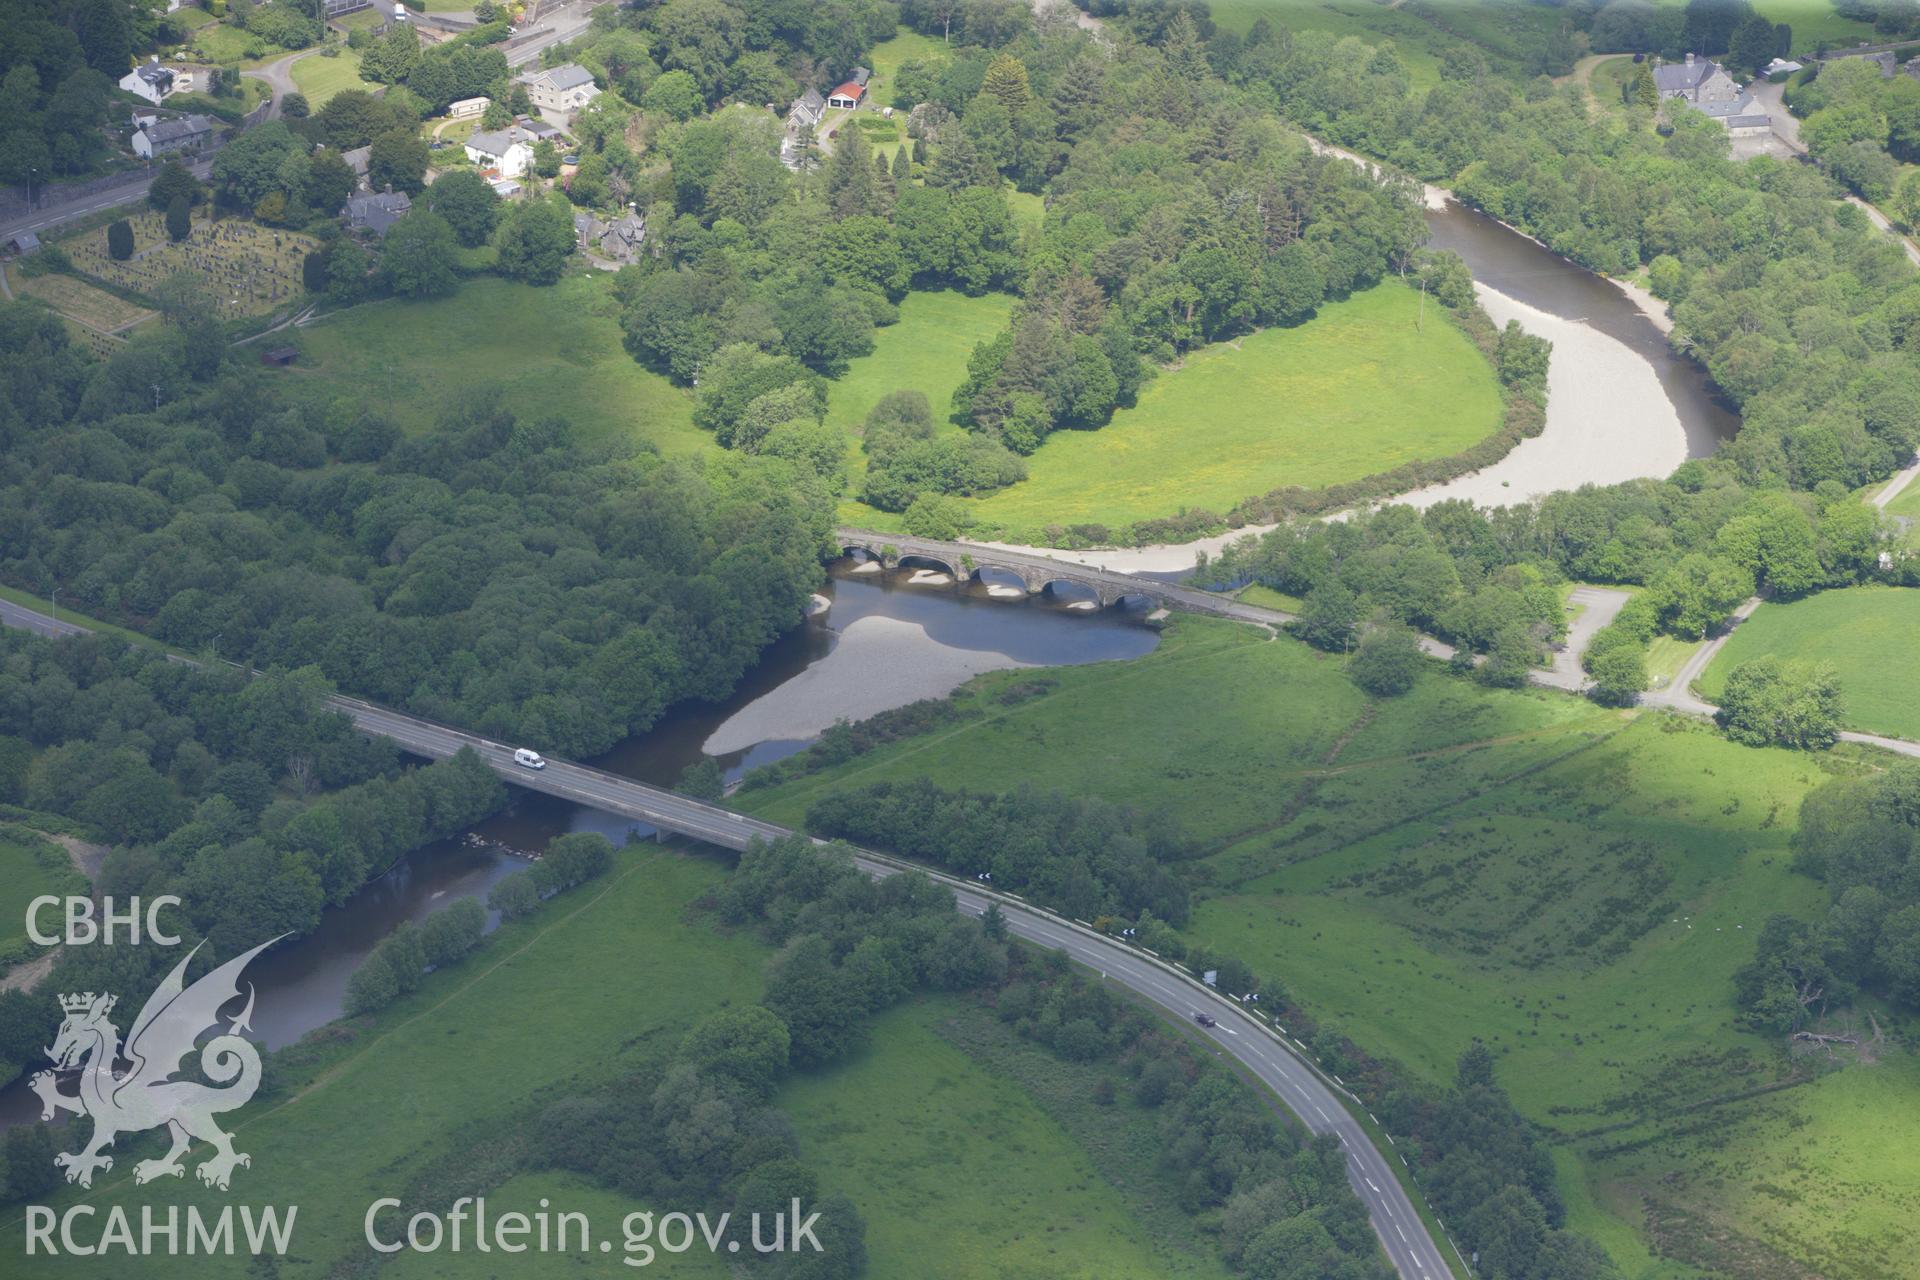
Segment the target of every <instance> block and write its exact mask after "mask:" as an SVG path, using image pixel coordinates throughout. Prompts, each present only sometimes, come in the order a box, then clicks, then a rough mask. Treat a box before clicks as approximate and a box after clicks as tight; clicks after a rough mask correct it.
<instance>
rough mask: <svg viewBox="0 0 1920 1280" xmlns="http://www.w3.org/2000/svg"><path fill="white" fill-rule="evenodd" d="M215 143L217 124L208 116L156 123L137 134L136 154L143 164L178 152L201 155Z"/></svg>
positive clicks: (185, 117) (134, 148)
mask: <svg viewBox="0 0 1920 1280" xmlns="http://www.w3.org/2000/svg"><path fill="white" fill-rule="evenodd" d="M211 141H213V121H212V120H210V119H208V118H207V117H206V116H199V115H190V116H183V117H181V118H180V119H178V120H155V121H153V122H152V123H151V124H148V125H146V126H144V127H142V128H140V129H138V130H136V131H135V132H134V135H133V154H135V155H137V156H139V157H140V158H141V159H142V160H151V159H153V158H154V157H155V156H163V155H167V154H169V153H170V152H174V151H198V150H200V148H202V147H204V146H206V145H207V144H208V143H209V142H211Z"/></svg>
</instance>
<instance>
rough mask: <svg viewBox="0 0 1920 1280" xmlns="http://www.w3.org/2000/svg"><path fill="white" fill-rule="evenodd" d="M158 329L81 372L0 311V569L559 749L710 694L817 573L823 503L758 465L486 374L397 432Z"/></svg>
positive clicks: (160, 630) (194, 334)
mask: <svg viewBox="0 0 1920 1280" xmlns="http://www.w3.org/2000/svg"><path fill="white" fill-rule="evenodd" d="M172 320H173V323H171V324H169V325H168V326H167V327H166V329H165V331H164V332H162V333H161V334H160V335H158V336H157V337H155V338H152V339H149V340H143V341H137V342H135V343H132V344H129V346H128V347H127V349H126V350H125V351H123V352H121V353H120V354H118V355H116V356H115V357H114V359H112V360H110V361H108V362H106V363H105V364H100V365H94V364H91V363H90V362H88V361H87V360H85V359H84V358H83V357H82V356H81V355H80V354H79V353H77V352H76V351H74V350H73V349H72V348H71V347H69V345H68V342H67V337H66V332H65V330H64V329H63V328H62V327H61V325H60V323H59V321H58V320H57V318H55V317H54V316H53V315H52V314H51V313H49V312H46V311H44V310H41V309H37V308H29V307H27V306H25V305H22V304H13V305H11V306H8V307H5V308H4V309H0V351H4V357H0V365H4V366H5V369H6V372H5V373H0V378H4V379H5V380H6V382H7V383H8V384H9V394H8V395H6V397H5V402H6V403H5V407H4V408H0V443H4V447H5V456H4V461H0V530H4V533H0V548H4V550H0V577H4V578H5V579H6V580H8V581H11V582H14V583H18V584H20V585H22V586H25V587H28V588H34V589H40V590H42V591H48V590H53V589H58V590H59V591H60V592H61V598H62V600H63V601H67V602H71V604H72V605H73V606H74V607H76V608H81V609H84V610H86V611H88V612H91V613H93V614H94V615H95V616H98V617H102V618H105V619H108V620H111V621H117V622H125V623H132V624H136V625H138V626H140V627H142V628H144V629H146V630H148V631H149V632H150V633H152V634H153V635H154V636H156V637H157V638H159V639H162V640H165V641H167V642H168V643H171V644H174V645H178V646H181V647H183V648H187V649H191V650H203V649H210V648H214V647H216V646H217V648H218V652H219V653H220V654H221V655H222V656H225V657H232V658H235V659H238V660H242V661H246V662H249V663H251V664H252V665H254V666H256V667H260V668H263V669H264V668H270V667H283V668H295V667H304V666H308V665H312V666H316V667H318V668H319V669H320V671H321V672H323V673H324V674H325V676H326V678H327V679H329V680H331V681H332V682H333V683H334V684H336V685H338V686H340V687H341V688H345V689H351V690H353V691H355V692H357V693H361V694H365V695H367V696H369V697H372V698H375V699H377V700H380V701H382V702H386V703H389V704H392V705H396V706H405V707H408V708H410V709H412V710H414V711H416V712H419V713H421V714H425V715H428V716H432V717H436V718H439V719H443V720H447V721H451V722H455V723H459V724H462V725H465V726H467V727H469V728H473V729H477V730H479V731H481V732H484V733H490V734H494V735H497V736H501V737H505V738H509V739H525V740H531V741H536V742H539V743H542V744H543V745H546V746H548V747H550V748H551V749H552V750H554V751H556V752H562V753H565V754H570V755H591V754H594V753H596V752H598V751H602V750H604V749H606V748H607V747H609V746H611V745H613V744H614V743H615V742H618V741H620V740H621V739H623V738H625V737H627V736H629V735H630V734H632V733H635V732H639V731H642V730H644V729H646V728H647V727H648V726H650V725H651V724H652V723H653V722H654V720H655V719H656V718H657V717H658V716H659V715H660V713H661V712H662V711H663V710H664V709H665V708H666V707H667V706H668V705H669V704H671V703H673V702H675V701H677V700H679V699H682V698H689V697H692V698H718V697H722V696H724V695H725V694H727V693H728V692H730V691H731V689H732V688H733V684H734V682H735V681H736V680H737V679H738V678H739V677H740V675H741V673H742V672H744V671H745V670H747V669H748V668H749V667H750V666H751V665H752V664H753V662H754V661H755V660H756V659H757V658H758V656H759V653H760V650H761V649H762V648H764V647H765V646H766V644H767V643H768V642H770V641H771V640H772V639H773V638H774V637H775V636H777V635H779V634H780V633H781V632H782V631H784V630H785V629H786V628H788V627H789V626H791V625H792V624H793V621H794V620H795V619H797V618H798V617H799V616H800V614H801V611H802V608H803V606H804V604H805V602H806V599H807V596H808V593H809V592H810V591H811V589H812V588H813V586H814V584H815V583H816V582H817V581H818V577H819V573H820V568H819V561H820V555H821V553H822V551H823V549H824V548H825V544H826V541H827V539H826V533H827V527H828V519H829V513H828V510H827V503H826V500H825V496H824V494H823V492H822V491H821V490H820V488H819V486H817V485H815V484H810V483H806V482H804V479H803V478H802V477H797V476H796V474H795V471H794V469H793V468H792V467H791V466H790V465H789V464H787V463H785V462H783V461H780V460H777V459H765V460H761V459H752V458H745V457H738V456H734V455H724V456H720V457H717V458H714V459H711V460H709V461H706V462H704V463H699V462H671V463H669V462H664V461H662V460H660V459H659V458H657V457H655V456H653V455H651V454H648V453H640V454H636V455H633V456H625V457H622V456H614V455H611V454H607V453H589V452H586V451H583V450H581V449H579V448H577V447H575V446H574V445H573V444H571V443H570V440H569V432H568V429H567V425H566V423H565V422H564V421H562V420H561V419H558V418H547V419H543V420H540V421H538V422H527V421H516V420H515V419H514V418H513V416H512V415H510V414H508V413H506V412H505V411H503V410H501V409H499V408H498V407H497V406H496V405H495V404H493V402H492V397H491V396H489V395H488V394H487V393H486V391H485V390H484V389H478V390H476V391H475V392H474V394H472V395H471V396H469V397H465V398H463V399H461V400H460V401H459V402H457V403H455V404H451V405H449V406H448V408H447V415H446V418H445V420H444V421H443V423H442V424H441V426H440V427H439V428H438V429H436V430H434V431H431V432H429V433H427V434H425V435H422V436H418V437H413V438H403V437H402V436H401V435H400V433H399V432H398V431H397V430H396V429H395V428H394V427H393V425H392V424H391V423H388V422H386V421H384V420H382V419H380V418H379V417H377V416H374V415H373V414H372V413H371V411H345V410H334V409H322V408H316V407H314V406H313V405H312V404H310V403H304V402H303V403H292V402H289V401H287V400H284V399H282V397H281V396H280V395H279V394H278V393H277V392H276V390H275V388H274V387H273V386H272V384H271V383H270V382H269V381H268V380H267V378H266V377H265V376H263V375H262V374H260V373H259V372H258V371H257V368H250V367H248V366H247V365H246V364H243V363H241V362H239V361H237V360H236V361H233V362H230V363H228V362H224V361H223V354H224V350H225V349H224V343H223V340H222V338H221V336H220V333H219V330H218V327H217V326H212V325H211V324H210V322H209V321H208V320H207V318H206V315H205V313H204V312H202V311H199V310H197V309H194V308H192V307H190V306H189V307H186V308H184V309H181V310H176V311H175V312H174V313H173V315H172ZM156 404H157V407H156Z"/></svg>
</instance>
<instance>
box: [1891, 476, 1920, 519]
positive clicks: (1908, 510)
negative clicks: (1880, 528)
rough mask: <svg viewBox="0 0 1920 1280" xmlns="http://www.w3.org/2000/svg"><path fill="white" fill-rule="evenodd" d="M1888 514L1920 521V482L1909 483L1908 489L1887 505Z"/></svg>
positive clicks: (1903, 490)
mask: <svg viewBox="0 0 1920 1280" xmlns="http://www.w3.org/2000/svg"><path fill="white" fill-rule="evenodd" d="M1887 514H1888V515H1890V516H1905V517H1906V518H1907V519H1909V520H1916V521H1920V480H1914V481H1910V482H1908V484H1907V487H1906V488H1904V489H1902V490H1901V491H1900V493H1899V495H1898V496H1896V497H1895V498H1894V500H1893V501H1892V502H1889V503H1888V504H1887Z"/></svg>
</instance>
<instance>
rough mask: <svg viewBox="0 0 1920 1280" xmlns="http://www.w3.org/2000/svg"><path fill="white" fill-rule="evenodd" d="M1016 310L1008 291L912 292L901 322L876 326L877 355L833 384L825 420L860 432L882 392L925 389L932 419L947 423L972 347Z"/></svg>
mask: <svg viewBox="0 0 1920 1280" xmlns="http://www.w3.org/2000/svg"><path fill="white" fill-rule="evenodd" d="M1012 311H1013V298H1012V296H1011V295H1008V294H1004V293H990V294H987V295H985V296H984V297H979V298H970V297H968V296H967V295H966V294H964V293H955V292H952V291H947V290H943V291H941V292H938V293H909V294H908V295H907V296H906V297H905V298H904V299H903V300H902V301H901V303H900V321H899V323H898V324H892V325H888V326H887V327H886V328H884V329H876V330H874V334H873V337H874V345H873V354H872V355H870V356H861V357H860V358H859V359H857V360H854V361H853V362H852V363H851V365H850V366H849V367H848V369H847V373H846V376H845V377H842V378H838V379H835V380H834V381H833V382H832V383H831V384H830V385H829V388H828V397H827V421H828V422H830V423H832V424H833V425H834V426H836V427H839V428H841V429H842V430H844V431H845V432H846V433H847V434H848V435H849V436H858V435H859V434H860V427H861V424H862V423H863V422H864V421H865V420H866V416H867V414H868V413H869V412H870V411H871V410H872V409H873V406H874V405H876V404H878V403H879V402H880V399H881V397H883V396H886V395H888V394H889V393H891V392H894V391H923V392H925V393H926V396H927V402H928V403H929V404H931V405H932V406H933V419H934V421H935V422H937V423H943V424H944V423H945V422H946V420H947V417H948V415H949V414H951V413H952V412H953V393H954V392H955V391H956V390H958V389H959V387H960V384H961V383H962V382H964V381H965V380H966V377H967V358H968V357H969V356H971V355H972V354H973V348H974V347H975V345H977V344H978V343H982V342H986V341H988V340H989V339H991V338H992V337H993V336H994V335H995V334H997V333H999V332H1000V331H1001V330H1002V329H1004V328H1006V327H1007V316H1008V315H1009V314H1011V313H1012ZM956 429H957V428H956Z"/></svg>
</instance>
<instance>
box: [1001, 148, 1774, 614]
mask: <svg viewBox="0 0 1920 1280" xmlns="http://www.w3.org/2000/svg"><path fill="white" fill-rule="evenodd" d="M1322 149H1324V150H1328V151H1335V152H1338V149H1337V148H1328V147H1324V146H1323V148H1322ZM1339 154H1342V155H1345V154H1346V153H1339ZM1427 204H1428V207H1427V212H1426V219H1427V229H1428V233H1429V241H1428V243H1429V244H1430V245H1431V247H1433V248H1436V249H1449V250H1452V251H1453V252H1454V253H1457V254H1459V255H1460V257H1461V259H1462V260H1463V261H1464V262H1465V263H1466V265H1467V269H1468V270H1469V271H1471V272H1472V273H1473V278H1474V283H1475V286H1476V287H1477V289H1478V291H1479V295H1480V303H1481V306H1482V307H1483V308H1484V309H1485V310H1486V311H1487V313H1488V314H1489V315H1490V316H1492V317H1493V320H1494V322H1495V323H1496V324H1505V323H1506V321H1508V320H1510V319H1511V320H1517V321H1519V323H1520V327H1521V328H1523V329H1525V330H1527V331H1528V332H1530V333H1534V334H1537V335H1538V336H1541V337H1544V338H1546V339H1547V340H1548V341H1550V342H1552V343H1553V359H1552V362H1551V364H1550V365H1549V368H1548V373H1547V383H1548V392H1549V394H1548V399H1547V424H1546V430H1545V431H1544V432H1542V433H1541V434H1540V435H1538V436H1536V437H1534V438H1532V439H1530V440H1523V441H1521V442H1520V444H1519V445H1518V446H1516V447H1515V448H1514V449H1513V450H1512V451H1511V452H1510V453H1508V454H1507V456H1506V457H1505V458H1502V459H1501V460H1500V461H1498V462H1496V463H1493V464H1491V465H1490V466H1487V467H1483V468H1482V469H1481V470H1479V471H1477V472H1474V473H1473V474H1471V475H1465V476H1461V477H1459V478H1457V479H1454V480H1449V481H1446V482H1445V483H1443V484H1435V485H1429V486H1427V487H1426V488H1423V489H1417V490H1414V491H1413V492H1411V493H1403V494H1400V495H1398V496H1396V497H1395V498H1394V499H1392V500H1393V501H1395V502H1404V503H1408V504H1410V505H1413V506H1416V507H1422V508H1425V507H1428V506H1431V505H1433V504H1434V503H1435V502H1439V501H1441V500H1442V499H1446V498H1465V499H1467V500H1469V501H1472V502H1475V503H1477V504H1480V505H1482V506H1508V505H1512V504H1514V503H1519V502H1525V501H1528V500H1530V499H1533V498H1536V497H1541V496H1544V495H1546V494H1549V493H1553V492H1556V491H1558V490H1563V489H1575V488H1578V487H1579V486H1581V485H1583V484H1615V483H1619V482H1621V481H1626V480H1633V479H1638V478H1641V477H1664V476H1667V475H1669V474H1671V473H1672V471H1673V469H1674V468H1675V467H1677V466H1679V465H1680V464H1681V463H1682V462H1684V461H1686V460H1687V459H1688V458H1700V457H1705V456H1707V455H1708V454H1711V453H1713V452H1714V451H1716V450H1717V449H1719V448H1720V446H1721V445H1723V444H1725V443H1726V442H1727V441H1728V440H1730V439H1732V438H1733V435H1734V433H1735V432H1737V431H1738V430H1739V429H1740V419H1739V416H1738V415H1737V414H1736V413H1735V412H1734V411H1733V409H1732V408H1731V406H1729V405H1728V404H1727V403H1726V401H1725V400H1724V399H1723V398H1722V397H1721V395H1720V393H1719V391H1718V389H1717V388H1716V387H1715V386H1714V384H1713V380H1712V379H1711V378H1709V377H1708V376H1707V373H1706V370H1704V369H1702V368H1701V367H1700V366H1699V365H1698V364H1696V363H1694V362H1693V361H1692V360H1689V359H1687V358H1686V357H1685V356H1682V355H1680V354H1678V353H1676V352H1675V351H1674V350H1673V348H1672V347H1671V346H1669V345H1668V343H1667V338H1666V334H1665V333H1664V332H1662V330H1661V327H1660V326H1659V325H1657V324H1655V323H1654V321H1653V320H1652V319H1651V318H1650V317H1649V316H1648V315H1647V314H1646V313H1645V312H1644V311H1642V310H1641V309H1640V307H1639V305H1638V304H1636V303H1635V301H1634V300H1633V299H1632V298H1630V297H1628V296H1627V294H1626V293H1625V292H1624V291H1623V290H1622V289H1621V288H1620V287H1619V286H1618V285H1616V284H1614V283H1613V282H1612V281H1609V280H1606V279H1604V278H1602V277H1600V276H1597V275H1594V274H1593V273H1592V272H1590V271H1588V270H1587V269H1586V268H1584V267H1582V266H1579V265H1578V264H1576V263H1573V262H1571V261H1569V260H1567V259H1566V258H1563V257H1561V256H1560V255H1559V254H1557V253H1554V252H1553V251H1552V250H1550V249H1548V248H1546V247H1545V246H1544V245H1542V244H1540V243H1539V242H1538V241H1536V240H1533V239H1531V238H1530V237H1528V236H1525V235H1522V234H1521V233H1520V232H1518V231H1515V230H1513V229H1512V228H1511V227H1507V226H1503V225H1501V224H1500V223H1499V222H1498V221H1496V220H1495V219H1492V218H1489V217H1487V216H1486V215H1485V214H1482V213H1480V212H1478V211H1477V210H1474V209H1470V208H1467V207H1466V206H1465V205H1462V204H1460V203H1458V202H1457V201H1455V200H1453V199H1452V198H1451V197H1449V196H1447V195H1446V193H1445V192H1441V191H1438V190H1433V189H1430V190H1429V192H1428V200H1427ZM1266 527H1269V526H1252V527H1249V528H1246V529H1236V530H1233V531H1231V532H1228V533H1223V534H1216V535H1214V536H1212V537H1207V538H1200V539H1196V540H1195V541H1193V542H1183V543H1165V544H1160V545H1156V546H1146V547H1115V548H1107V549H1099V550H1077V551H1072V552H1069V553H1066V554H1068V555H1069V556H1071V558H1073V559H1075V560H1080V561H1084V562H1085V563H1088V564H1094V565H1099V566H1101V567H1102V568H1107V569H1116V570H1119V571H1121V572H1123V573H1146V574H1152V575H1155V576H1176V577H1180V576H1185V575H1186V574H1187V573H1188V572H1190V571H1191V570H1192V568H1193V563H1194V557H1195V555H1196V554H1197V553H1198V552H1202V551H1204V552H1206V553H1207V554H1209V555H1214V554H1217V553H1218V552H1219V551H1220V549H1221V548H1222V547H1224V546H1226V545H1227V544H1228V543H1230V542H1233V541H1235V540H1236V539H1239V538H1243V537H1246V536H1247V535H1248V534H1249V533H1256V532H1259V531H1261V529H1263V528H1266ZM994 545H1005V544H994ZM1012 549H1014V550H1019V551H1029V552H1038V553H1039V554H1042V555H1045V554H1052V553H1050V552H1048V551H1047V549H1046V548H1044V547H1014V548H1012Z"/></svg>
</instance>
